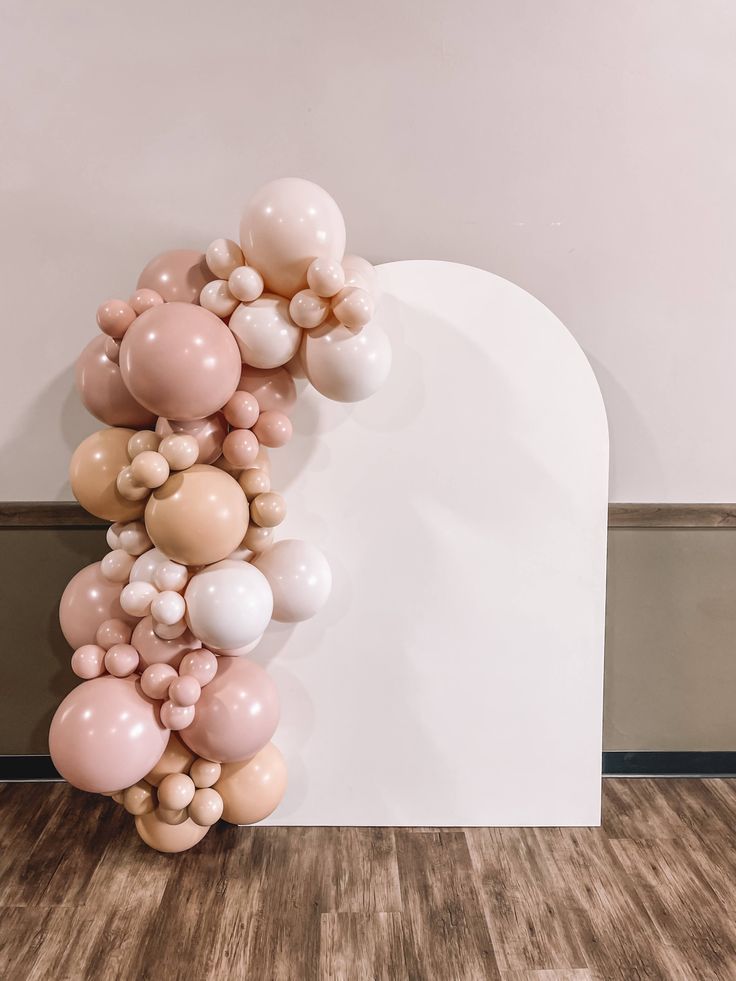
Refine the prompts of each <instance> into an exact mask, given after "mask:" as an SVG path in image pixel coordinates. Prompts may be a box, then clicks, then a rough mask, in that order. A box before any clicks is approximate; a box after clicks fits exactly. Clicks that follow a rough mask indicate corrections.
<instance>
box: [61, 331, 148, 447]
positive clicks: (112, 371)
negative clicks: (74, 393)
mask: <svg viewBox="0 0 736 981" xmlns="http://www.w3.org/2000/svg"><path fill="white" fill-rule="evenodd" d="M108 340H109V338H107V337H105V336H104V334H98V335H97V337H94V338H92V340H91V341H90V342H89V344H88V345H87V346H86V347H85V349H84V350H83V351H82V353H81V354H80V355H79V358H78V359H77V367H76V373H75V377H76V382H77V389H78V391H79V395H80V397H81V399H82V402H83V403H84V406H85V408H86V409H87V411H88V412H91V413H92V415H93V416H95V417H96V418H97V419H99V420H100V421H101V422H104V423H106V424H107V425H108V426H123V427H129V428H130V429H149V428H150V427H151V426H152V424H153V422H154V420H155V418H156V417H155V416H154V414H153V413H152V412H149V411H148V409H144V408H143V406H142V405H140V404H139V403H138V402H136V400H135V399H134V398H133V396H132V395H131V394H130V392H129V391H128V389H127V388H126V386H125V382H124V381H123V376H122V375H121V374H120V368H119V367H118V365H117V364H116V363H115V362H114V361H111V360H110V359H109V358H108V356H107V354H105V345H106V344H107V342H108Z"/></svg>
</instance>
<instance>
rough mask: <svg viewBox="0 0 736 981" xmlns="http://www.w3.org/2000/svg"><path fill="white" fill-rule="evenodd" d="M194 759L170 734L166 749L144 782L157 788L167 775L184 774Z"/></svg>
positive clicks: (190, 752)
mask: <svg viewBox="0 0 736 981" xmlns="http://www.w3.org/2000/svg"><path fill="white" fill-rule="evenodd" d="M195 759H196V757H195V755H194V753H193V752H192V751H191V750H190V749H189V747H188V746H185V745H184V743H183V742H182V741H181V739H180V737H179V736H178V735H177V734H176V733H175V732H172V733H171V735H170V736H169V741H168V742H167V743H166V747H165V749H164V751H163V753H161V755H160V756H159V759H158V760H157V761H156V763H155V764H154V766H153V768H152V769H150V770H149V771H148V773H147V774H146V781H147V782H148V783H150V784H152V786H154V787H158V785H159V784H160V783H161V781H162V780H163V778H164V777H165V776H166V775H167V774H169V773H186V772H187V771H188V770H189V767H190V766H191V765H192V763H194V760H195Z"/></svg>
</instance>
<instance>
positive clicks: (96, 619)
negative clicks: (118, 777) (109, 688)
mask: <svg viewBox="0 0 736 981" xmlns="http://www.w3.org/2000/svg"><path fill="white" fill-rule="evenodd" d="M120 592H121V586H120V583H115V582H108V581H107V579H105V577H104V576H103V575H102V570H101V569H100V563H99V562H92V563H91V565H87V566H85V567H84V569H80V571H79V572H78V573H77V574H76V575H75V576H74V578H73V579H71V580H70V581H69V582H68V583H67V587H66V589H65V590H64V592H63V594H62V597H61V602H60V603H59V623H60V624H61V632H62V633H63V634H64V637H65V638H66V642H67V643H68V644H69V646H70V647H73V648H74V649H75V650H76V649H77V648H78V647H83V646H84V645H85V644H95V643H100V641H98V639H97V628H98V627H99V626H100V625H101V624H102V623H104V622H105V620H123V621H124V622H125V623H127V624H130V625H131V626H132V625H133V624H135V623H137V622H138V621H137V618H136V617H132V616H129V615H128V614H127V613H124V612H123V608H122V607H121V606H120ZM114 642H115V643H124V641H114ZM100 646H103V645H102V643H100ZM121 786H122V784H121ZM115 790H120V787H116V788H115Z"/></svg>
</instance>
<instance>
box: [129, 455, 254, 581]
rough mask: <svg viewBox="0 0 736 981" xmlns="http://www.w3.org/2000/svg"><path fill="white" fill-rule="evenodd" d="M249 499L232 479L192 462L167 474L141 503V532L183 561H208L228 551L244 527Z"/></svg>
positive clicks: (165, 551)
mask: <svg viewBox="0 0 736 981" xmlns="http://www.w3.org/2000/svg"><path fill="white" fill-rule="evenodd" d="M248 521H249V509H248V501H247V499H246V496H245V494H244V493H243V490H242V488H241V487H240V485H239V484H238V482H237V480H235V479H234V478H233V477H231V476H230V475H229V474H227V473H225V472H224V471H223V470H218V469H217V468H216V467H207V466H202V465H201V464H195V465H194V466H193V467H190V469H189V470H183V471H181V472H180V473H175V474H172V475H171V477H169V479H168V480H167V481H166V483H165V484H164V485H163V487H159V488H158V490H155V491H154V492H153V493H152V494H151V496H150V498H149V500H148V504H147V505H146V530H147V531H148V534H149V536H150V538H151V541H152V542H153V543H154V545H155V546H156V547H157V548H158V549H160V550H161V551H162V552H163V553H164V555H166V556H168V557H169V558H170V559H173V561H174V562H180V563H181V564H182V565H210V564H211V563H214V562H219V561H220V560H221V559H224V558H225V557H226V556H228V555H230V553H231V552H232V551H234V549H236V548H237V547H238V545H239V544H240V543H241V542H242V540H243V538H244V536H245V533H246V531H247V529H248Z"/></svg>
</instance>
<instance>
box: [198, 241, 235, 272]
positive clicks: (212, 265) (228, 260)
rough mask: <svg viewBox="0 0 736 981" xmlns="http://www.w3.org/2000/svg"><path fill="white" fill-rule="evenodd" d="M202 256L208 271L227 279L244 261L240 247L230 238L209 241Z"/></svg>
mask: <svg viewBox="0 0 736 981" xmlns="http://www.w3.org/2000/svg"><path fill="white" fill-rule="evenodd" d="M204 257H205V260H206V262H207V266H208V267H209V269H210V271H211V272H213V273H214V274H215V276H218V277H219V278H220V279H227V278H228V276H229V275H230V274H231V273H232V272H233V271H234V270H235V269H237V268H238V266H242V265H243V263H244V262H245V258H244V256H243V252H242V249H241V248H240V246H239V245H238V243H237V242H233V240H232V239H230V238H216V239H215V240H214V242H210V244H209V245H208V246H207V251H206V252H205V254H204Z"/></svg>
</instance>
